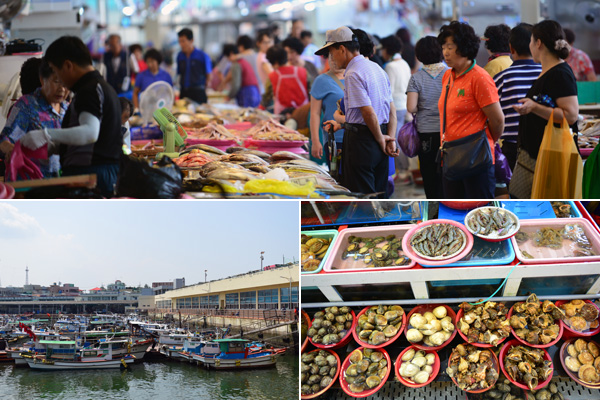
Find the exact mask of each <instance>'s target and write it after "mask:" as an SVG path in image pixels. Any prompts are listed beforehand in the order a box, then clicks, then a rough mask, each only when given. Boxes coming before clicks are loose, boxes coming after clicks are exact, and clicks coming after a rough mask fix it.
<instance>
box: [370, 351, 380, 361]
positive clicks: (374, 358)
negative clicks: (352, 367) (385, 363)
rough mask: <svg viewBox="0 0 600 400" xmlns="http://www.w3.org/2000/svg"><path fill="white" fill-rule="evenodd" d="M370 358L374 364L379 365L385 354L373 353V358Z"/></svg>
mask: <svg viewBox="0 0 600 400" xmlns="http://www.w3.org/2000/svg"><path fill="white" fill-rule="evenodd" d="M369 358H370V359H371V361H372V362H374V363H378V362H379V361H381V360H383V353H382V352H380V351H374V352H373V353H371V356H370V357H369Z"/></svg>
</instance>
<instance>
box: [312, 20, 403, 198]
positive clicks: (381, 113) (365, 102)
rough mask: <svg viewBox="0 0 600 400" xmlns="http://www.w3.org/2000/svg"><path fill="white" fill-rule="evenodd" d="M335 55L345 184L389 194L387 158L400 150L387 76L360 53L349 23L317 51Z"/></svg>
mask: <svg viewBox="0 0 600 400" xmlns="http://www.w3.org/2000/svg"><path fill="white" fill-rule="evenodd" d="M327 53H329V54H331V59H332V61H333V62H334V63H335V65H336V66H337V68H345V69H346V73H345V90H344V103H345V105H346V106H345V107H346V110H345V111H346V124H345V131H344V145H343V150H342V154H343V155H344V157H343V161H342V182H341V183H342V185H344V186H345V187H347V188H348V189H350V190H351V191H353V192H359V193H365V194H371V193H385V192H386V186H387V180H388V172H389V161H388V157H387V156H391V157H395V156H397V155H398V154H399V152H398V149H397V148H396V126H397V120H396V109H395V107H394V102H393V100H392V91H391V87H390V82H389V79H388V78H387V75H386V74H385V72H384V71H383V69H381V68H379V66H377V64H374V63H372V62H370V61H369V60H367V59H365V58H364V57H362V56H361V55H360V53H359V43H358V40H357V39H356V36H355V35H354V34H353V33H352V31H351V30H350V29H349V28H348V27H345V26H342V27H340V28H338V29H337V30H336V32H335V34H333V35H332V36H331V40H330V41H328V42H327V44H326V45H325V46H323V47H322V48H321V49H319V51H317V55H321V54H327Z"/></svg>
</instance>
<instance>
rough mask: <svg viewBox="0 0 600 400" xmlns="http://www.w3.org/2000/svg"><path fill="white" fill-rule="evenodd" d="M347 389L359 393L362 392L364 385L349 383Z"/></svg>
mask: <svg viewBox="0 0 600 400" xmlns="http://www.w3.org/2000/svg"><path fill="white" fill-rule="evenodd" d="M348 389H350V391H351V392H352V393H360V392H364V391H365V385H364V384H356V383H351V384H350V385H349V386H348Z"/></svg>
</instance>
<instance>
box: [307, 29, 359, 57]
mask: <svg viewBox="0 0 600 400" xmlns="http://www.w3.org/2000/svg"><path fill="white" fill-rule="evenodd" d="M357 40H358V39H356V36H354V34H353V33H352V30H350V28H348V27H347V26H340V27H339V28H337V29H333V30H328V31H327V33H326V34H325V46H323V47H321V48H320V49H319V50H317V51H315V55H317V56H324V55H326V54H327V53H328V52H329V46H331V45H333V44H336V43H347V42H352V41H357Z"/></svg>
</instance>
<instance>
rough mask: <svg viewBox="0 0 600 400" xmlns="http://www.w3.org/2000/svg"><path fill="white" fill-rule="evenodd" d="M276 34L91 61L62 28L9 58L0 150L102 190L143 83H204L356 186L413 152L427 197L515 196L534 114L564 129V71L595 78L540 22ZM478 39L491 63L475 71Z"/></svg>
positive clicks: (379, 184) (359, 189)
mask: <svg viewBox="0 0 600 400" xmlns="http://www.w3.org/2000/svg"><path fill="white" fill-rule="evenodd" d="M278 30H279V28H278V26H276V25H275V26H271V27H268V28H264V29H261V30H258V32H257V34H256V36H255V37H254V38H251V37H250V36H248V35H242V36H240V37H239V38H237V41H236V43H226V44H224V45H223V49H222V55H221V57H220V58H219V59H218V60H214V62H213V60H211V58H210V57H209V56H208V54H207V53H205V52H204V51H202V50H201V49H198V48H197V47H196V46H195V45H194V35H193V32H192V30H190V29H188V28H184V29H182V30H180V31H179V32H178V33H177V35H178V42H179V46H180V52H179V53H178V54H177V55H176V56H175V57H171V55H170V54H168V53H165V52H163V51H160V50H158V49H155V48H152V47H149V48H147V49H146V50H145V51H144V49H143V47H142V46H141V45H139V44H134V45H131V46H129V47H128V48H127V49H126V48H125V47H124V46H123V44H122V38H121V37H120V36H119V35H117V34H112V35H110V36H109V37H108V38H107V40H106V43H105V44H106V49H105V51H104V53H103V55H102V57H101V63H99V64H98V65H97V66H96V67H95V66H94V63H93V60H92V55H91V54H90V51H89V49H88V48H87V47H86V46H85V44H84V43H83V42H82V41H81V39H79V38H77V37H68V36H65V37H61V38H60V39H58V40H56V41H55V42H54V43H52V44H51V45H50V46H49V47H48V49H47V50H46V53H45V54H44V56H43V58H41V59H38V58H31V59H29V60H27V61H26V62H25V63H24V64H23V66H22V69H21V76H20V80H21V88H22V92H23V96H22V97H21V98H20V99H18V101H16V103H15V104H14V105H13V107H12V110H11V112H10V113H9V116H8V120H7V124H6V126H5V127H4V129H3V130H2V133H1V135H0V151H1V152H2V153H3V155H4V158H9V156H10V153H11V152H12V151H14V150H15V146H17V147H18V148H17V150H19V151H23V153H24V154H25V156H30V157H33V158H35V159H36V163H37V164H38V166H39V168H40V170H41V171H42V173H43V175H44V176H45V177H55V176H58V174H59V171H60V174H62V175H64V176H67V175H76V174H86V173H95V174H96V175H97V177H98V188H99V189H100V191H101V193H102V195H104V196H106V197H110V196H111V195H112V194H113V193H114V187H115V184H116V182H117V180H118V176H119V159H120V156H121V154H122V153H123V151H124V149H123V147H124V146H125V147H128V146H129V141H130V138H129V129H128V120H129V118H130V117H131V116H132V115H133V114H134V113H137V112H138V111H139V108H140V98H141V97H142V95H143V93H144V92H145V91H146V90H148V88H149V87H151V86H152V85H153V84H155V83H156V82H164V83H166V84H168V85H170V86H173V85H174V83H175V86H176V87H177V88H178V90H179V96H180V97H181V98H184V97H187V98H189V99H191V100H194V101H196V102H198V103H205V102H207V89H213V90H216V91H224V92H226V93H227V98H228V99H229V100H232V101H235V102H236V103H237V104H238V105H239V106H241V107H259V108H262V109H266V110H269V111H272V112H274V113H276V114H279V115H281V116H282V118H283V120H286V124H288V123H291V124H293V127H294V128H296V129H298V130H305V131H306V132H308V133H309V136H310V142H309V152H310V157H311V159H313V160H314V161H316V162H318V163H322V164H328V165H330V166H331V167H332V169H333V168H334V166H336V165H337V167H336V171H337V174H336V177H337V178H338V180H339V181H340V183H341V184H342V185H344V186H346V187H347V188H348V189H349V190H350V191H352V192H354V193H360V194H376V195H377V196H378V197H380V198H385V197H390V196H391V195H392V194H393V192H394V185H395V184H406V183H410V182H411V179H412V178H411V177H412V175H411V173H410V172H409V161H408V157H409V156H410V157H414V156H418V160H419V169H420V173H421V176H422V178H423V182H424V187H425V193H426V196H427V198H431V199H434V198H488V199H489V198H495V197H499V196H505V197H507V196H509V195H510V196H511V197H513V198H522V199H524V198H530V197H531V188H532V180H533V171H534V170H535V166H536V160H537V157H538V152H539V148H540V144H541V141H542V138H543V134H544V129H545V127H546V125H547V123H548V119H549V118H550V116H551V115H553V118H554V120H555V121H561V120H562V119H563V118H565V119H566V120H567V122H568V124H569V126H570V127H571V129H572V130H573V132H575V133H576V132H577V124H576V121H577V116H578V102H577V86H576V80H594V79H595V78H596V75H595V73H594V70H593V66H592V65H591V61H590V59H589V57H588V56H587V55H586V54H585V53H584V52H582V51H581V50H579V49H576V48H575V47H573V43H574V41H575V35H574V33H573V32H572V31H570V30H568V29H564V30H563V29H562V27H561V26H560V24H559V23H557V22H555V21H551V20H545V21H542V22H540V23H538V24H536V25H533V26H532V25H529V24H525V23H521V24H519V25H517V26H515V27H513V28H512V29H511V28H510V27H508V26H506V25H494V26H489V27H487V29H486V30H485V33H484V37H483V38H480V37H479V36H478V35H476V34H475V31H474V30H473V28H472V27H471V26H469V25H468V24H467V23H463V22H457V21H453V22H451V23H449V24H447V25H444V26H443V27H442V28H441V29H440V32H439V34H438V36H437V37H434V36H426V37H423V38H421V39H420V40H418V41H417V42H416V44H415V45H413V44H412V39H411V36H410V33H409V31H408V30H407V29H404V28H402V29H399V30H398V31H397V32H396V34H394V35H390V36H387V37H384V38H379V37H377V36H373V35H370V34H368V33H366V32H364V31H363V30H361V29H352V28H349V27H345V26H343V27H340V28H338V29H335V30H331V31H327V34H326V44H325V45H324V46H322V47H319V46H317V45H315V44H314V43H313V37H312V33H311V32H310V31H308V30H306V29H305V27H304V24H303V22H302V21H301V20H294V21H293V23H292V29H291V32H290V35H289V36H288V37H287V38H283V39H281V38H280V37H279V31H278ZM482 40H483V43H484V46H485V48H486V50H487V52H488V53H489V60H488V63H487V64H486V65H485V66H483V67H480V66H479V65H477V63H476V62H475V58H476V56H477V53H478V51H479V48H480V43H481V42H482ZM172 59H173V60H174V64H175V66H176V70H172V69H171V64H172V63H173V62H172V61H171V60H172ZM213 66H214V67H213ZM408 128H411V129H412V130H413V132H414V134H413V136H412V137H418V141H417V147H416V150H415V151H413V152H412V153H411V152H409V154H404V153H403V151H401V150H400V147H399V146H398V142H397V139H398V136H399V132H409V131H410V129H408ZM404 134H405V133H400V135H404ZM401 139H404V138H401ZM334 143H335V146H334V145H333V144H334ZM336 148H337V150H335V153H334V154H330V153H331V152H332V150H333V149H336ZM340 155H341V159H340ZM8 178H12V179H16V177H8Z"/></svg>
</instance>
